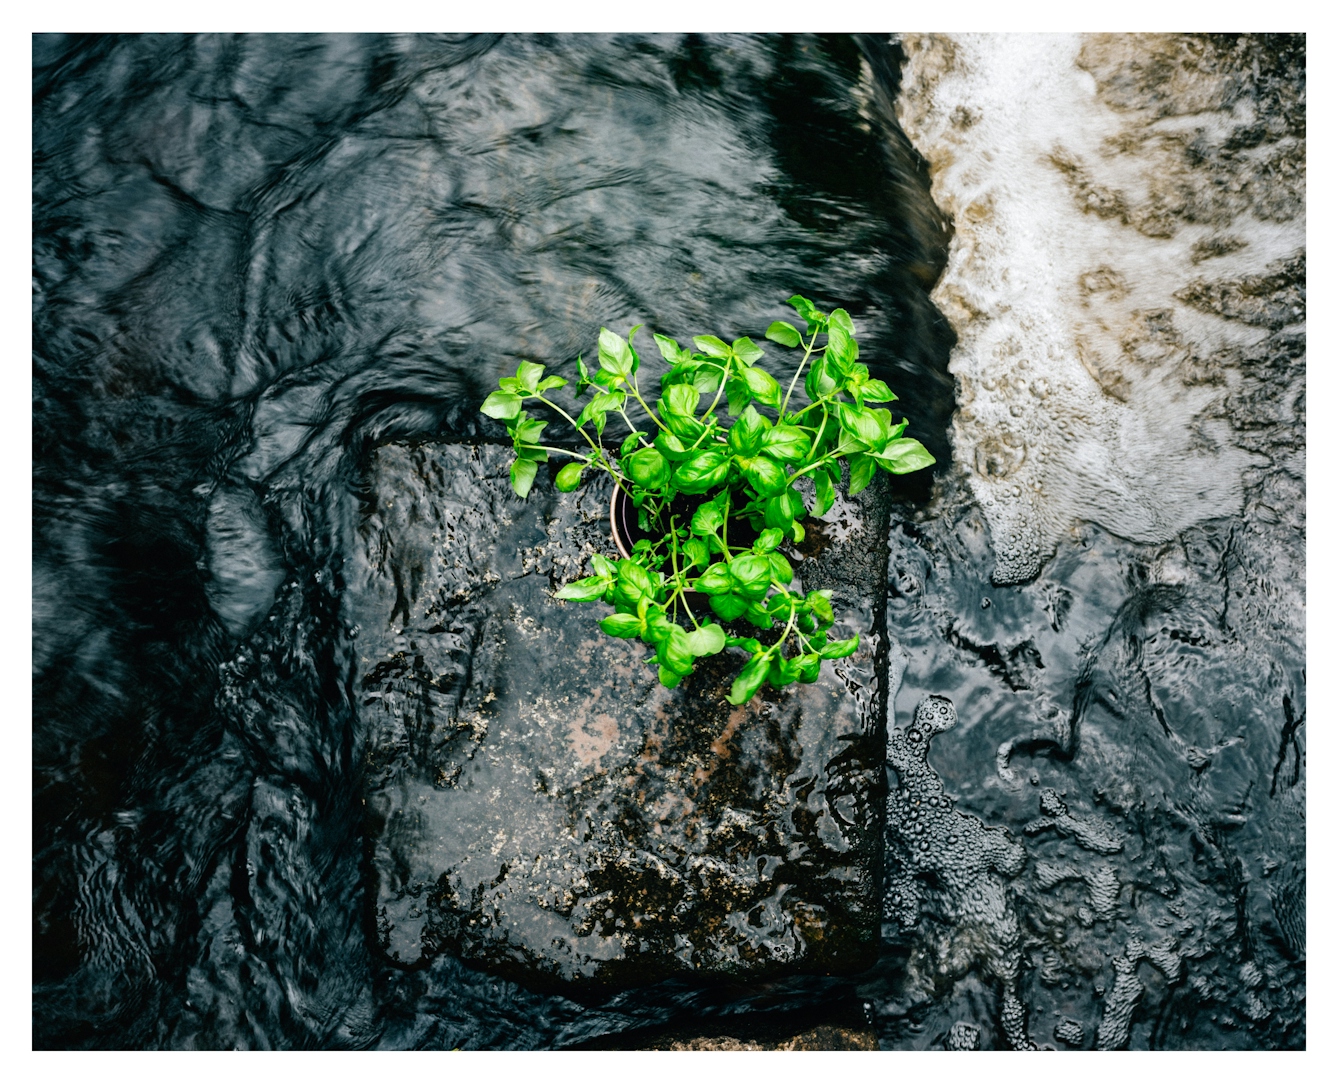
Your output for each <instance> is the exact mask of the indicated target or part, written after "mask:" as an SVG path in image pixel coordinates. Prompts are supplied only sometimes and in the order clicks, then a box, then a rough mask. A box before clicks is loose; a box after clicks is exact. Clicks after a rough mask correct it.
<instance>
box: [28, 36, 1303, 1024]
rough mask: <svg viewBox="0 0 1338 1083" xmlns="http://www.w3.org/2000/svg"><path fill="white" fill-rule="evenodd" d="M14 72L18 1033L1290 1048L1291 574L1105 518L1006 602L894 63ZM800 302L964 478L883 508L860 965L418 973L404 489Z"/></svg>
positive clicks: (1205, 538)
mask: <svg viewBox="0 0 1338 1083" xmlns="http://www.w3.org/2000/svg"><path fill="white" fill-rule="evenodd" d="M33 49H34V52H33V143H34V166H33V245H34V250H33V275H34V324H33V341H34V384H33V432H34V449H33V470H34V481H33V494H34V495H33V516H34V552H33V584H34V586H33V655H34V675H33V715H34V739H33V741H34V743H33V756H34V838H33V849H34V865H33V890H34V929H33V937H34V940H33V947H34V973H33V982H34V999H33V1035H34V1039H33V1040H34V1044H35V1045H37V1046H39V1047H45V1048H447V1049H450V1048H455V1047H462V1048H563V1047H579V1046H596V1047H611V1046H622V1047H630V1048H637V1047H640V1046H644V1045H647V1044H653V1043H654V1042H656V1041H668V1040H671V1039H673V1040H677V1039H682V1040H691V1039H694V1038H703V1037H707V1038H709V1037H710V1036H712V1035H730V1036H733V1037H735V1038H740V1039H749V1038H758V1039H759V1040H764V1041H770V1040H775V1039H783V1038H786V1037H789V1036H793V1035H795V1034H798V1033H800V1032H809V1031H812V1029H813V1028H815V1027H822V1026H826V1027H829V1028H832V1029H833V1032H834V1033H837V1032H839V1033H840V1034H844V1035H847V1036H848V1035H859V1034H868V1035H870V1036H871V1037H870V1041H872V1040H873V1038H876V1040H877V1042H878V1044H879V1046H880V1047H881V1048H884V1049H897V1048H924V1047H936V1048H945V1047H946V1048H975V1047H980V1048H991V1047H999V1048H1006V1047H1009V1046H1014V1047H1017V1046H1024V1047H1025V1046H1027V1045H1030V1044H1036V1045H1053V1046H1057V1047H1059V1048H1071V1047H1079V1048H1090V1047H1092V1046H1094V1045H1099V1046H1102V1047H1120V1046H1126V1045H1131V1046H1134V1047H1149V1046H1150V1047H1154V1048H1216V1047H1222V1046H1241V1047H1254V1048H1259V1047H1263V1048H1277V1047H1295V1046H1303V1045H1304V1043H1305V1027H1304V1020H1305V1014H1304V1012H1305V836H1304V776H1305V771H1304V748H1305V745H1304V719H1305V686H1304V669H1303V665H1304V662H1303V659H1304V655H1303V646H1302V644H1301V643H1300V642H1299V640H1298V639H1296V638H1295V636H1294V635H1293V634H1292V629H1294V628H1295V626H1296V625H1295V622H1294V621H1292V622H1289V621H1287V620H1282V619H1280V618H1279V617H1278V615H1277V608H1278V607H1279V606H1281V605H1282V604H1284V602H1285V599H1284V601H1279V600H1278V599H1277V597H1276V596H1275V595H1270V594H1269V592H1268V591H1267V590H1256V589H1254V586H1252V584H1253V585H1257V583H1258V582H1259V581H1260V580H1259V577H1258V576H1255V578H1251V577H1250V576H1251V575H1254V573H1255V572H1256V571H1257V570H1258V567H1259V562H1258V560H1256V559H1255V555H1256V554H1257V553H1258V552H1259V551H1260V550H1261V549H1262V548H1263V547H1264V542H1262V541H1259V540H1258V537H1257V536H1256V535H1257V531H1256V534H1255V535H1251V534H1250V532H1249V531H1248V530H1244V529H1243V528H1238V527H1237V525H1236V524H1234V523H1233V521H1232V520H1231V519H1230V518H1229V517H1223V518H1221V519H1215V520H1211V521H1209V522H1207V523H1204V524H1201V525H1199V526H1196V527H1194V528H1193V529H1191V530H1188V531H1185V532H1184V533H1183V534H1182V535H1180V536H1179V537H1177V538H1176V539H1175V540H1174V541H1173V542H1171V543H1168V544H1166V545H1135V544H1133V543H1130V542H1127V541H1123V540H1121V539H1119V538H1117V537H1115V536H1114V535H1111V534H1109V533H1107V532H1105V531H1103V530H1101V529H1100V528H1098V527H1095V526H1086V527H1083V528H1082V529H1080V530H1077V531H1075V532H1074V533H1073V535H1072V537H1071V538H1069V539H1068V540H1067V541H1066V542H1064V543H1063V544H1061V545H1060V547H1059V549H1058V551H1057V553H1056V554H1055V556H1054V557H1053V558H1052V559H1051V560H1050V561H1049V562H1048V563H1047V564H1046V565H1045V566H1044V568H1043V569H1042V571H1041V573H1040V574H1039V575H1038V576H1036V577H1035V578H1034V579H1033V580H1032V581H1030V582H1028V583H1025V584H1022V585H1010V586H992V585H991V581H990V569H991V567H992V564H993V557H992V554H991V552H990V538H989V531H988V527H987V525H986V522H985V519H984V517H983V515H982V514H981V509H980V508H979V506H978V505H976V504H975V503H974V502H973V499H972V497H971V494H970V492H969V490H968V487H967V486H966V485H965V484H964V482H963V481H962V478H961V476H960V473H959V471H958V470H957V469H956V467H955V466H954V464H953V462H952V450H951V447H950V445H949V440H948V435H947V432H948V426H949V423H950V420H951V418H952V414H953V410H954V408H955V403H954V398H953V391H954V388H953V380H952V377H951V376H950V375H949V374H948V371H947V366H948V356H949V351H950V349H951V347H952V345H953V334H952V332H951V330H950V328H949V326H948V324H947V322H946V321H945V319H944V318H943V316H942V315H941V314H940V313H939V312H938V311H937V310H936V309H935V307H934V306H933V304H932V303H931V302H930V300H929V296H928V290H929V289H930V288H931V287H932V286H933V284H934V282H935V280H936V279H937V277H938V275H939V273H940V271H941V269H942V267H943V263H944V260H945V258H946V251H947V239H948V237H949V235H950V226H949V225H948V224H947V223H946V222H945V221H944V220H943V218H942V216H941V215H940V214H939V213H938V212H937V211H936V209H935V208H934V206H933V204H932V203H931V202H930V200H929V196H928V180H927V177H926V175H925V172H924V170H923V166H922V163H921V162H920V161H919V159H918V158H917V156H916V155H915V153H914V151H913V150H912V149H911V147H910V144H909V143H908V142H907V141H906V139H905V137H904V135H902V134H901V132H900V130H899V129H898V128H897V126H896V122H895V120H894V110H893V104H894V101H895V96H896V93H897V89H898V88H897V82H898V79H899V70H900V59H901V58H900V55H899V53H898V50H897V47H896V46H895V45H894V44H892V43H891V42H890V41H888V40H887V39H885V38H874V37H870V38H858V39H855V38H850V37H845V36H811V37H810V36H769V37H752V36H747V37H744V36H737V37H736V36H725V37H698V36H693V35H688V36H663V37H642V36H637V37H631V36H628V37H596V36H574V37H535V36H501V37H494V36H458V37H456V36H439V37H433V36H405V37H374V36H352V37H342V36H329V37H284V36H257V37H245V36H243V37H213V36H205V37H174V36H153V37H125V38H121V37H87V38H84V37H64V36H38V37H36V38H34V45H33ZM796 291H799V292H803V293H805V294H807V295H809V296H812V297H814V298H816V299H818V300H819V301H820V302H824V303H827V304H830V305H837V304H843V305H844V306H845V307H846V308H847V309H848V310H849V311H850V312H851V314H852V316H853V317H854V319H855V321H856V323H857V325H858V327H859V330H860V341H861V352H862V356H863V358H864V359H866V360H869V363H870V367H871V368H873V369H875V370H876V371H875V375H878V376H881V377H883V378H884V379H886V380H887V381H888V382H889V384H891V385H892V386H893V388H894V390H895V391H896V392H897V394H898V395H899V396H900V400H901V401H900V402H899V403H898V405H899V406H900V407H902V408H903V409H904V411H905V414H906V416H907V417H909V418H910V422H911V426H910V433H911V434H912V435H915V436H917V437H918V438H919V439H921V440H922V441H923V442H924V443H925V444H926V446H928V447H929V448H930V450H931V451H932V452H933V453H934V454H935V456H936V457H937V459H938V461H939V462H938V465H937V466H936V467H935V469H934V474H933V477H929V476H925V477H923V478H919V479H914V480H912V479H904V480H901V481H899V483H898V486H897V487H896V488H895V489H894V490H893V493H892V496H893V500H894V509H893V513H892V526H891V529H890V533H889V543H890V561H889V565H888V591H887V593H888V602H887V605H888V611H887V626H888V632H889V637H890V641H891V647H890V651H889V656H888V659H887V661H886V664H887V666H888V671H889V672H888V678H887V679H888V683H889V687H890V691H891V696H890V700H889V706H890V710H889V717H888V719H887V730H888V733H889V735H891V740H890V741H889V743H888V779H889V796H888V804H887V817H888V820H887V829H886V831H887V852H886V861H885V866H886V868H885V870H884V873H883V878H884V881H885V883H884V885H883V890H884V896H885V897H884V900H883V905H884V924H883V943H882V948H881V950H880V952H879V954H878V956H877V959H876V961H874V962H873V964H872V966H871V967H870V968H869V969H868V970H866V971H864V972H863V973H858V974H854V975H845V976H821V975H819V976H809V977H791V978H784V979H779V980H774V981H773V980H767V981H765V982H761V981H759V982H756V983H753V984H746V983H745V984H739V983H733V984H730V983H725V982H714V983H697V984H692V983H687V982H682V981H663V982H659V983H657V984H651V985H642V986H633V987H630V988H624V989H620V990H615V991H608V990H605V991H602V992H600V991H590V990H583V991H576V990H572V991H566V992H564V991H563V990H560V989H559V990H554V989H553V988H551V987H544V988H540V987H537V986H528V985H526V984H523V983H517V982H514V981H511V980H507V979H505V978H503V977H500V976H497V975H496V974H495V973H492V972H490V971H487V970H484V969H479V968H476V967H474V966H471V965H467V964H466V963H464V962H462V961H460V960H459V959H458V958H455V957H454V956H453V955H452V954H451V953H449V952H448V953H445V954H442V955H439V956H437V957H436V958H434V959H432V960H431V961H430V962H429V963H425V964H424V965H422V966H419V967H415V968H405V967H400V966H395V965H392V963H391V962H389V961H387V959H386V958H385V957H384V955H383V954H382V953H381V952H379V951H378V950H377V944H376V935H375V928H374V925H375V922H374V919H373V917H372V916H371V909H370V907H369V904H368V892H369V890H370V888H369V867H368V865H369V861H368V847H367V843H366V830H365V826H366V825H365V822H364V821H365V816H364V790H363V783H364V778H363V772H364V767H365V756H366V748H365V744H366V740H367V734H366V733H365V732H363V729H364V727H363V726H361V725H360V721H359V713H358V692H357V678H358V676H359V671H358V660H357V650H356V643H357V636H358V633H359V629H358V627H357V625H356V623H355V622H354V621H353V620H352V618H351V617H350V614H349V611H348V607H347V605H346V599H345V593H346V587H347V583H346V570H347V568H348V566H349V564H350V561H351V560H352V559H353V558H352V554H353V552H354V549H355V547H356V543H357V536H358V529H359V524H360V522H361V521H362V516H363V514H364V509H365V501H366V495H367V494H366V489H367V484H368V483H367V469H368V462H369V459H370V457H371V455H372V453H373V452H374V450H375V449H376V448H378V447H380V446H383V445H387V444H393V443H406V442H407V443H411V444H412V443H415V442H420V443H421V442H433V441H444V442H460V441H466V442H468V441H491V440H495V439H496V437H497V433H496V432H495V431H494V430H493V428H492V426H491V425H490V423H488V422H487V421H486V419H483V418H481V417H480V416H479V415H478V413H477V407H478V404H479V402H480V401H481V400H482V398H483V396H484V395H485V394H487V392H488V390H489V389H490V387H495V386H496V384H495V381H496V379H497V377H498V376H499V375H504V374H507V373H509V372H511V371H513V370H514V368H515V365H516V363H517V361H518V360H519V359H522V358H528V359H532V360H535V361H539V362H542V363H544V364H547V365H550V366H553V367H554V368H555V369H556V370H558V371H562V372H563V373H566V374H570V373H571V372H572V371H573V369H574V358H575V357H576V355H577V354H578V353H581V352H585V353H587V354H588V353H589V351H590V349H591V346H592V344H593V342H594V338H595V336H596V335H597V333H598V329H599V327H600V326H601V325H607V326H609V327H613V328H615V329H619V330H621V331H624V332H625V331H626V329H627V328H628V326H630V325H631V324H633V323H644V324H647V325H649V326H650V327H652V328H654V329H656V330H660V331H663V332H665V333H667V334H672V335H675V336H676V337H678V338H679V339H680V340H684V339H685V338H686V337H688V336H690V335H692V334H700V333H704V332H706V333H710V332H728V333H729V335H731V336H732V335H742V334H752V335H754V336H755V337H758V338H760V337H761V336H760V332H761V331H762V330H763V329H765V327H766V326H767V324H768V323H769V322H770V321H771V320H773V319H777V318H784V315H785V312H786V309H785V308H784V304H783V302H784V298H785V297H787V296H789V295H790V294H791V293H793V292H796ZM1293 435H1294V437H1295V439H1296V440H1303V435H1302V434H1301V433H1300V431H1299V429H1298V431H1297V432H1296V433H1294V434H1293ZM1274 503H1275V504H1277V505H1278V506H1281V505H1280V502H1279V501H1278V500H1275V501H1274ZM1285 514H1286V513H1285V512H1284V517H1285ZM1274 515H1275V518H1274V519H1273V520H1271V521H1272V522H1276V521H1277V520H1276V515H1277V513H1276V512H1275V513H1274ZM1252 538H1253V539H1254V540H1253V541H1252V540H1251V539H1252ZM1265 540H1266V539H1265ZM1251 546H1253V548H1251ZM1252 561H1253V562H1254V563H1251V562H1252ZM1246 573H1250V574H1248V575H1247V574H1246ZM1260 574H1262V573H1260ZM1264 578H1266V576H1265V577H1264ZM927 695H937V696H943V697H948V698H950V699H951V701H952V705H953V707H952V708H950V707H948V706H947V705H945V704H943V703H942V701H939V700H929V701H928V706H927V707H926V709H925V711H924V712H922V714H921V715H920V716H917V717H918V718H920V720H921V722H923V728H922V729H917V728H916V726H918V725H919V723H917V724H916V726H913V725H911V719H912V716H913V715H914V713H915V711H916V707H917V704H920V703H921V702H922V700H924V697H926V696H927ZM954 714H955V716H956V718H957V721H956V724H955V728H954V727H950V725H949V723H951V722H952V718H953V715H954ZM941 731H946V732H941ZM930 737H932V742H933V743H932V744H929V738H930ZM926 746H928V747H927V750H928V756H927V757H926ZM922 800H923V801H924V806H923V808H922V806H921V804H920V802H921V801H922ZM925 808H932V809H933V810H934V811H933V812H932V814H930V813H927V812H925V811H924V809H925ZM940 835H941V838H940V837H939V836H940ZM959 840H960V841H961V845H960V846H959V845H958V844H959ZM926 842H932V843H933V845H934V848H935V849H934V853H935V854H936V855H942V856H941V857H936V858H935V859H934V860H933V861H930V862H929V863H928V864H926V863H925V859H921V858H919V857H917V856H916V854H917V852H919V851H920V850H924V849H926ZM955 854H961V855H962V856H961V857H960V859H959V858H957V857H954V856H952V855H955ZM931 866H932V867H931ZM917 870H918V871H917ZM759 1036H760V1037H759Z"/></svg>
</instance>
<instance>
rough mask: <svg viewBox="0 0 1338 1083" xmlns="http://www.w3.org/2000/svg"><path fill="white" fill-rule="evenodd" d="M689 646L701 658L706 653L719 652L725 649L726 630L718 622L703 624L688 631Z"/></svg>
mask: <svg viewBox="0 0 1338 1083" xmlns="http://www.w3.org/2000/svg"><path fill="white" fill-rule="evenodd" d="M688 646H689V648H690V649H691V650H692V653H693V654H694V655H696V656H697V657H699V658H700V657H701V656H702V655H704V654H719V653H720V652H721V651H722V650H724V649H725V630H724V629H723V628H721V627H720V625H718V624H703V625H702V626H701V627H700V628H698V629H697V630H696V631H695V632H689V633H688Z"/></svg>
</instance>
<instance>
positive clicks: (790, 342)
mask: <svg viewBox="0 0 1338 1083" xmlns="http://www.w3.org/2000/svg"><path fill="white" fill-rule="evenodd" d="M767 338H769V339H770V340H771V341H772V342H779V343H780V344H781V345H782V346H791V347H794V346H798V345H799V344H800V343H801V342H803V341H804V340H803V337H802V336H801V335H800V334H799V332H798V331H797V330H796V329H795V327H794V325H793V324H789V323H786V322H785V321H784V320H776V321H775V322H774V323H773V324H772V325H771V326H770V327H768V328H767Z"/></svg>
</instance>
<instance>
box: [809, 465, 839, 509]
mask: <svg viewBox="0 0 1338 1083" xmlns="http://www.w3.org/2000/svg"><path fill="white" fill-rule="evenodd" d="M813 488H814V489H815V490H816V492H817V499H816V500H814V502H813V514H814V515H815V516H822V515H826V514H827V512H828V511H829V510H830V509H831V506H832V505H833V504H834V503H836V487H835V486H833V485H832V479H831V478H830V477H828V476H827V471H825V470H815V471H813Z"/></svg>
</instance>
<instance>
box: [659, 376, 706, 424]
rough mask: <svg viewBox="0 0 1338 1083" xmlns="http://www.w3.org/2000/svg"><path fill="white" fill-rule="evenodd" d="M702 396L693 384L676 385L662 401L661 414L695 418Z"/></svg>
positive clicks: (666, 392) (666, 393) (665, 394)
mask: <svg viewBox="0 0 1338 1083" xmlns="http://www.w3.org/2000/svg"><path fill="white" fill-rule="evenodd" d="M700 401H701V394H700V392H698V391H697V389H696V388H695V387H693V386H692V385H691V384H674V385H673V386H672V387H670V388H669V389H668V390H666V391H665V393H664V397H663V398H661V399H660V414H661V415H662V416H665V417H667V416H669V415H671V414H672V415H674V416H677V417H695V416H696V414H697V404H698V403H699V402H700Z"/></svg>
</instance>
